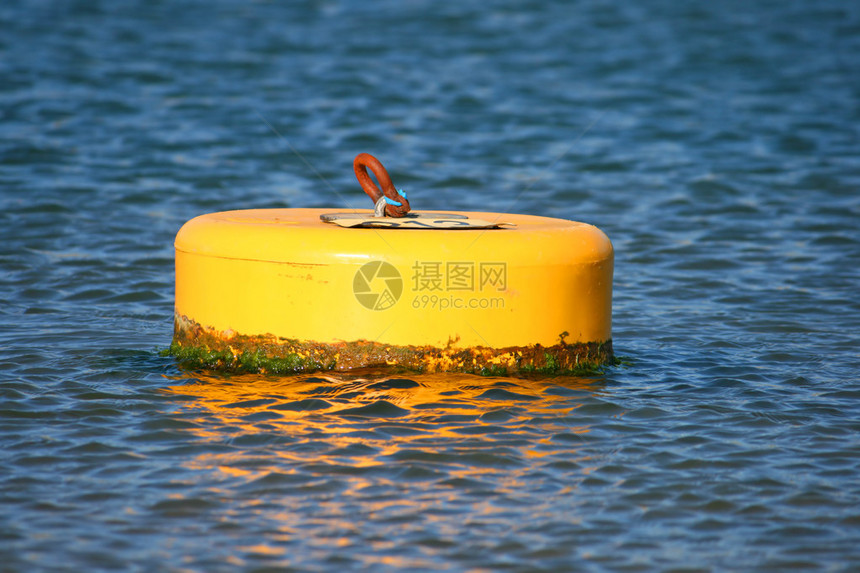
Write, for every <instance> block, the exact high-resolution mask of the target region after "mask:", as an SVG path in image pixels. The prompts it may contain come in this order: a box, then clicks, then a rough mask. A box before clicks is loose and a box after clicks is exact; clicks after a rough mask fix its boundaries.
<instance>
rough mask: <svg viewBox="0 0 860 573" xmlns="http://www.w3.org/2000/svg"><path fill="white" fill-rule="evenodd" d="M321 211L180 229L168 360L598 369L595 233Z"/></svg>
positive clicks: (508, 222)
mask: <svg viewBox="0 0 860 573" xmlns="http://www.w3.org/2000/svg"><path fill="white" fill-rule="evenodd" d="M377 177H378V178H379V175H378V174H377ZM380 181H382V178H380ZM401 196H402V197H404V198H405V194H402V195H401ZM384 202H385V201H384V199H379V200H378V201H377V211H376V212H377V213H379V211H380V208H379V203H384ZM393 202H394V201H391V200H388V202H387V204H392V203H393ZM402 203H405V204H406V205H407V206H408V202H406V201H403V202H402ZM332 211H333V210H332V209H258V210H242V211H227V212H221V213H212V214H207V215H203V216H200V217H197V218H195V219H192V220H191V221H189V222H188V223H186V224H185V225H184V226H183V227H182V229H181V230H180V231H179V233H178V235H177V237H176V243H175V247H176V315H175V332H174V343H173V345H172V347H171V350H172V352H173V353H174V354H176V355H177V356H179V357H180V358H181V359H184V360H186V361H191V362H196V363H198V364H199V365H203V366H211V367H221V368H232V369H242V370H262V371H275V372H287V371H302V370H311V369H337V370H342V369H351V368H356V367H363V366H378V365H392V366H402V367H405V368H409V369H416V370H422V371H464V372H481V373H493V374H505V373H507V374H514V373H520V372H531V371H538V372H547V373H549V372H553V373H557V372H570V371H576V370H577V369H578V368H579V367H580V366H581V365H592V366H593V365H596V364H601V363H604V362H606V361H607V360H609V359H611V357H612V342H611V310H612V273H613V250H612V245H611V243H610V241H609V239H608V238H607V237H606V235H605V234H603V233H602V232H601V231H600V230H599V229H597V228H596V227H594V226H592V225H587V224H584V223H577V222H573V221H567V220H561V219H551V218H546V217H537V216H529V215H507V214H505V215H500V214H497V213H471V212H470V213H463V212H453V213H420V214H418V215H417V216H416V215H415V214H414V213H409V214H407V215H406V216H403V217H399V218H392V217H374V216H373V214H374V213H373V212H370V211H353V212H350V213H332Z"/></svg>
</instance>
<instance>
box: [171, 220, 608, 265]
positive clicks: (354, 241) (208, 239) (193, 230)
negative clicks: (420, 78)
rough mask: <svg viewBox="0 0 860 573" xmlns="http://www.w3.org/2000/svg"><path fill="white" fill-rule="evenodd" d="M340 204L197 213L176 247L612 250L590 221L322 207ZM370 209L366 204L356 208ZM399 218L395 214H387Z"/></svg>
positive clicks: (406, 252) (291, 255) (299, 258)
mask: <svg viewBox="0 0 860 573" xmlns="http://www.w3.org/2000/svg"><path fill="white" fill-rule="evenodd" d="M344 212H346V211H344V210H343V209H337V208H329V209H251V210H241V211H224V212H220V213H210V214H207V215H202V216H199V217H196V218H194V219H192V220H191V221H189V222H188V223H186V224H185V225H184V226H183V227H182V229H181V230H180V231H179V233H178V234H177V236H176V242H175V246H176V249H177V250H178V251H182V252H186V253H190V254H199V255H205V256H212V257H223V258H236V259H248V260H260V261H271V262H308V263H313V262H315V261H316V262H325V261H330V260H332V259H344V260H351V261H352V262H356V259H361V258H368V259H369V258H377V257H380V256H385V255H388V256H395V257H396V256H431V255H434V254H437V255H452V256H453V255H457V254H460V255H462V256H464V257H467V256H472V257H478V256H482V255H483V254H486V253H492V254H493V256H495V257H504V258H505V259H507V260H520V261H524V262H529V263H533V264H564V263H585V262H592V261H601V260H605V259H606V258H607V257H610V256H612V245H611V243H610V242H609V239H608V238H607V237H606V235H605V234H604V233H603V232H602V231H600V230H599V229H598V228H597V227H594V226H593V225H588V224H585V223H579V222H576V221H569V220H565V219H555V218H549V217H539V216H533V215H517V214H506V213H486V212H462V211H450V212H446V213H448V214H451V215H454V216H458V217H468V218H470V219H480V220H484V221H489V222H493V223H496V222H498V223H505V225H504V227H502V228H494V229H420V228H419V229H416V228H408V229H378V228H344V227H340V226H338V225H336V224H334V223H331V222H324V221H322V220H321V219H320V215H323V214H330V213H344ZM355 213H356V214H360V215H366V216H369V215H370V214H371V213H370V212H369V211H362V210H356V211H355ZM388 220H390V221H400V219H388Z"/></svg>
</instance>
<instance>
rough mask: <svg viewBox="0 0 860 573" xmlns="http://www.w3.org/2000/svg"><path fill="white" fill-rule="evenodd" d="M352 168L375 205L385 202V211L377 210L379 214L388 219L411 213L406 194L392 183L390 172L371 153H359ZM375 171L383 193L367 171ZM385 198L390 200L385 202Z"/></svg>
mask: <svg viewBox="0 0 860 573" xmlns="http://www.w3.org/2000/svg"><path fill="white" fill-rule="evenodd" d="M352 168H353V169H354V170H355V176H356V178H357V179H358V182H359V184H360V185H361V188H362V189H364V192H365V193H367V195H368V196H369V197H370V198H371V199H372V200H373V204H374V205H379V204H380V203H379V202H380V200H383V201H385V209H384V210H381V209H379V208H377V213H379V212H382V213H384V214H385V215H386V216H388V217H403V216H405V215H406V213H408V212H409V209H410V207H409V200H408V199H406V193H404V192H402V191H398V190H397V188H395V187H394V183H392V182H391V176H390V175H388V171H386V170H385V167H383V166H382V163H380V162H379V160H378V159H377V158H375V157H374V156H372V155H371V154H369V153H359V154H358V155H356V156H355V160H354V161H353V162H352ZM368 169H370V170H371V171H373V174H374V175H376V180H377V181H379V185H380V186H381V187H382V191H380V190H379V187H377V186H376V183H374V182H373V179H371V178H370V175H369V174H368V173H367V170H368ZM384 197H387V198H388V199H387V200H385V199H384Z"/></svg>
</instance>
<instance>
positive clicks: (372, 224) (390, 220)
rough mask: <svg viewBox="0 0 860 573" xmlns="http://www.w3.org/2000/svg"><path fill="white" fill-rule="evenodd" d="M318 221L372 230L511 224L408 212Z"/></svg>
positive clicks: (343, 215)
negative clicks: (395, 214) (386, 215)
mask: <svg viewBox="0 0 860 573" xmlns="http://www.w3.org/2000/svg"><path fill="white" fill-rule="evenodd" d="M320 219H321V220H322V221H325V222H326V223H334V224H336V225H339V226H341V227H347V228H354V227H362V228H372V229H500V228H503V227H505V226H509V227H510V226H516V225H515V224H513V223H505V222H493V221H485V220H483V219H470V218H469V217H467V216H465V215H461V214H459V213H432V212H415V211H413V212H410V213H408V214H407V215H406V216H404V217H397V218H394V217H374V216H373V215H371V214H368V213H323V214H322V215H320Z"/></svg>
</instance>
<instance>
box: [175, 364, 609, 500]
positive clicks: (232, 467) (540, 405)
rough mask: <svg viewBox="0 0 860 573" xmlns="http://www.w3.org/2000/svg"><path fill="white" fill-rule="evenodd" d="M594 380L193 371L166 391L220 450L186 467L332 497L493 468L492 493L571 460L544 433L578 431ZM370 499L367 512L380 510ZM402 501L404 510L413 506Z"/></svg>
mask: <svg viewBox="0 0 860 573" xmlns="http://www.w3.org/2000/svg"><path fill="white" fill-rule="evenodd" d="M597 387H599V383H597V382H595V381H593V380H589V379H582V378H562V377H559V378H551V379H543V380H527V379H510V378H484V377H479V376H473V375H467V374H450V373H446V374H427V375H414V374H410V375H408V376H403V377H400V376H391V375H390V374H389V375H387V376H383V375H380V374H378V373H372V372H371V373H366V374H363V375H350V376H345V375H328V374H326V375H321V374H315V375H305V376H297V377H276V376H266V375H259V374H248V375H234V376H229V377H227V376H219V375H214V374H213V375H208V374H197V375H195V377H194V378H186V379H183V380H182V383H177V384H175V385H172V386H169V387H168V388H166V391H167V392H169V393H171V394H174V395H176V396H177V397H181V398H183V400H180V401H177V403H178V404H181V407H182V408H183V413H182V414H183V416H182V417H183V420H185V421H186V422H190V424H188V427H189V430H188V431H189V432H191V433H193V434H195V435H196V436H197V437H198V438H200V439H202V440H203V441H204V442H205V441H212V442H215V443H219V444H224V443H228V444H230V446H231V448H230V449H229V450H227V451H221V450H220V449H219V450H218V451H214V452H213V451H211V450H209V451H207V452H205V453H204V452H201V453H200V454H199V455H198V456H196V457H195V458H193V459H192V460H190V461H188V462H187V466H190V467H191V468H192V469H195V470H202V471H210V472H218V473H219V474H220V475H221V476H223V479H225V480H239V481H240V482H245V483H249V482H254V481H255V480H259V479H261V478H267V479H273V480H274V482H273V483H274V485H273V486H272V487H275V488H291V487H295V488H302V487H307V488H309V489H310V490H313V488H315V487H317V485H318V484H316V483H313V482H314V480H315V479H318V480H319V481H320V482H321V483H323V484H325V483H328V482H330V481H332V480H336V481H338V483H339V484H340V486H339V487H341V488H342V489H341V493H342V494H343V495H347V496H358V497H364V495H365V493H364V492H367V491H371V490H370V489H369V488H373V487H378V486H379V485H380V484H385V483H389V482H390V483H392V484H393V483H395V482H397V480H398V479H401V478H402V479H417V480H419V481H420V480H422V479H433V480H436V481H438V482H440V483H445V482H446V480H447V481H448V482H449V483H451V484H454V485H452V486H451V487H453V488H455V489H456V487H458V486H457V485H456V484H458V483H460V482H459V481H458V480H481V479H487V478H488V476H491V475H492V476H493V478H492V483H493V486H494V488H496V491H497V492H502V493H503V492H505V491H516V490H517V489H518V488H522V487H526V484H525V483H524V482H523V481H522V479H521V476H520V472H521V471H526V470H527V469H528V466H533V465H534V466H537V465H540V464H542V463H548V462H549V461H551V460H552V458H553V457H555V456H557V455H558V454H559V453H562V454H563V455H564V456H565V460H575V459H576V457H577V454H576V446H575V444H574V445H572V444H571V443H570V441H569V440H567V441H565V442H563V443H559V442H557V441H555V440H553V436H554V435H556V434H562V433H563V434H566V435H569V434H576V433H587V432H588V431H589V428H588V427H587V426H584V425H581V423H580V422H578V421H577V420H576V414H575V410H576V408H578V407H579V406H580V404H581V403H582V398H583V397H585V396H590V395H591V394H592V392H593V391H594V390H595V389H596V388H597ZM389 474H391V476H392V477H389ZM271 476H275V477H274V478H272V477H271ZM428 476H429V477H428ZM291 480H295V482H293V481H291ZM308 482H312V483H308ZM267 484H268V481H266V482H263V484H262V485H260V487H261V488H266V487H269V486H268V485H267ZM254 485H256V484H254ZM320 487H323V486H320ZM437 493H438V491H437ZM438 501H440V500H439V499H436V500H435V501H433V502H432V503H436V502H438ZM378 503H379V504H380V505H379V507H373V508H369V509H371V510H372V511H380V512H385V511H391V510H390V508H387V507H386V506H385V502H383V501H379V502H378ZM398 503H404V500H403V499H400V500H398ZM408 503H409V504H410V505H411V506H413V507H412V509H411V510H412V511H414V510H415V507H414V506H415V504H420V503H422V502H420V501H419V500H417V499H412V500H410V501H409V502H408ZM428 503H430V502H428Z"/></svg>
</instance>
